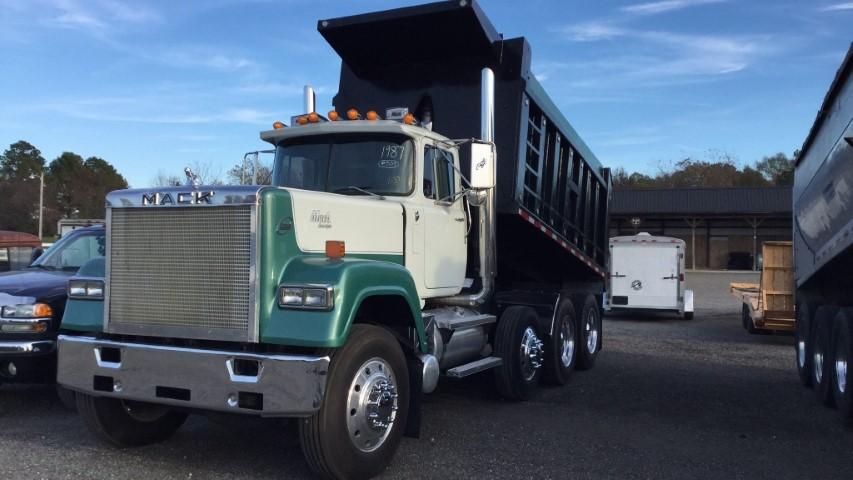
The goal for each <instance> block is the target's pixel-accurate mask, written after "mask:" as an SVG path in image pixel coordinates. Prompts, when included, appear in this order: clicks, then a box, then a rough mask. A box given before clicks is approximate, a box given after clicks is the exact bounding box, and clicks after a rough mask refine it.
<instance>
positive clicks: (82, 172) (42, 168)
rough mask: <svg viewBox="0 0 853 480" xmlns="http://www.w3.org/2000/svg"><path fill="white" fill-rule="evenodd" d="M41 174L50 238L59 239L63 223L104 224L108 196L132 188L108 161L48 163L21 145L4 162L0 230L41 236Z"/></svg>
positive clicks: (73, 157)
mask: <svg viewBox="0 0 853 480" xmlns="http://www.w3.org/2000/svg"><path fill="white" fill-rule="evenodd" d="M42 174H43V175H44V211H43V228H44V235H45V236H52V235H55V234H56V223H57V222H58V221H59V220H60V219H63V218H92V219H101V218H104V214H105V206H104V205H105V202H104V197H105V196H106V194H107V193H108V192H110V191H112V190H118V189H122V188H127V180H125V178H124V177H123V176H122V175H121V174H120V173H118V171H116V169H115V167H113V166H112V165H110V163H109V162H107V161H106V160H104V159H103V158H99V157H89V158H86V159H84V158H83V157H81V156H80V155H77V154H76V153H72V152H63V153H62V154H61V155H59V156H58V157H56V158H55V159H53V160H52V161H51V162H50V163H47V161H45V159H44V157H43V156H42V154H41V151H39V149H38V148H36V147H34V146H33V145H32V144H30V143H29V142H26V141H24V140H21V141H18V142H15V143H13V144H11V145H9V148H7V149H6V150H5V151H4V152H3V154H2V156H0V199H2V204H0V205H2V206H0V230H13V231H18V232H27V233H33V234H36V233H38V225H39V193H40V192H39V190H40V187H41V176H42Z"/></svg>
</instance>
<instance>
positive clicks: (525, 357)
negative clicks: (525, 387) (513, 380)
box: [520, 327, 544, 382]
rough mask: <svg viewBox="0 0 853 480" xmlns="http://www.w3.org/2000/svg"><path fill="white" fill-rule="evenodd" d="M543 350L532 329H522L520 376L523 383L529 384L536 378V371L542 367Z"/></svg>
mask: <svg viewBox="0 0 853 480" xmlns="http://www.w3.org/2000/svg"><path fill="white" fill-rule="evenodd" d="M543 353H544V349H543V348H542V340H540V339H539V337H538V336H536V332H535V331H534V330H533V327H527V328H526V329H524V335H522V336H521V356H520V357H521V374H522V376H523V377H524V381H526V382H529V381H530V380H533V377H534V376H536V371H537V370H539V367H541V366H542V357H543Z"/></svg>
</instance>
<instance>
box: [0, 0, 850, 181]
mask: <svg viewBox="0 0 853 480" xmlns="http://www.w3.org/2000/svg"><path fill="white" fill-rule="evenodd" d="M415 3H420V2H410V1H388V0H359V1H331V0H309V1H306V0H268V1H265V0H242V1H241V0H205V1H197V2H194V1H184V0H181V1H174V0H173V1H154V0H150V1H149V0H138V1H133V2H121V1H119V0H87V1H77V0H0V148H3V149H5V148H6V146H7V145H9V144H11V143H13V142H15V141H18V140H27V141H29V142H30V143H32V144H34V145H35V146H36V147H37V148H39V149H40V150H41V151H42V154H43V155H44V157H45V158H46V159H47V160H48V161H50V160H52V159H54V158H56V157H57V156H58V155H60V154H61V153H62V152H63V151H72V152H75V153H77V154H80V155H82V156H84V157H89V156H98V157H101V158H104V159H106V160H107V161H109V162H110V163H112V164H113V165H115V166H116V168H117V169H118V170H119V172H120V173H122V174H123V175H124V176H125V177H126V178H127V179H128V182H129V183H130V184H131V186H134V187H144V186H146V185H150V184H152V182H153V180H154V178H155V176H156V175H157V174H158V173H164V174H171V175H181V172H182V171H183V168H184V166H186V165H188V164H191V163H200V164H203V165H208V166H210V169H211V171H212V173H214V174H217V173H218V174H219V175H220V176H223V177H224V175H225V173H226V172H227V170H228V169H229V168H231V167H232V166H234V165H236V164H237V163H239V162H240V161H241V160H242V158H243V154H244V153H245V152H248V151H252V150H258V149H263V148H266V147H267V145H266V144H264V143H263V142H261V141H260V140H259V137H258V134H259V132H260V131H262V130H268V129H269V128H270V126H271V125H272V122H274V121H275V120H283V121H285V122H287V121H289V119H290V116H291V115H296V114H299V113H303V112H301V111H300V110H301V103H302V100H301V96H302V87H303V85H306V84H310V85H312V86H313V87H314V88H315V89H316V90H317V110H318V111H320V112H325V111H326V110H328V109H329V107H330V106H331V100H332V96H333V95H334V94H335V92H336V91H337V84H338V72H339V68H340V60H339V58H338V57H337V55H336V54H335V52H334V51H333V50H332V49H331V48H330V47H329V46H328V45H327V44H326V43H325V41H324V40H323V38H322V37H321V36H320V35H319V34H318V33H317V31H316V22H317V20H318V19H321V18H333V17H338V16H345V15H351V14H356V13H364V12H369V11H375V10H383V9H387V8H394V7H398V6H405V5H411V4H415ZM478 3H479V4H480V6H481V7H482V8H483V9H484V10H485V12H486V14H487V15H488V16H489V18H490V19H491V21H492V23H493V24H494V25H495V27H496V29H497V30H498V31H499V32H502V33H503V34H504V37H505V38H513V37H517V36H525V37H527V39H528V41H529V42H530V44H531V46H532V51H533V60H532V68H533V71H534V73H535V74H536V76H537V77H538V79H539V80H540V81H541V83H542V84H543V86H544V87H545V89H546V90H547V91H548V93H549V94H550V95H551V97H552V99H553V100H554V102H555V103H556V104H557V106H558V107H559V108H560V109H561V110H562V112H563V113H564V114H565V116H566V117H567V118H568V119H569V121H570V122H571V123H572V125H573V126H574V127H575V129H576V130H577V131H578V133H579V134H580V136H581V137H582V138H583V139H584V140H585V141H586V142H587V144H588V145H589V147H590V148H591V149H592V151H593V152H594V153H595V154H596V155H597V156H598V158H599V160H600V161H601V162H602V164H604V165H605V166H607V167H611V168H618V167H624V168H625V169H627V170H629V171H640V172H644V173H649V174H654V173H655V172H657V171H658V170H659V169H660V168H665V167H666V166H669V165H672V164H673V162H675V161H678V160H680V159H683V158H685V157H691V158H697V159H709V160H716V159H720V158H724V157H729V158H732V159H734V160H735V161H736V162H737V163H738V164H739V165H744V164H750V163H754V162H755V161H757V160H760V159H761V158H762V157H763V156H767V155H772V154H774V153H777V152H783V153H786V154H788V155H791V154H792V153H793V151H794V150H795V149H797V148H799V147H800V146H801V145H802V142H803V140H804V139H805V137H806V134H807V133H808V129H809V127H810V126H811V124H812V123H813V121H814V119H815V115H816V113H817V110H818V109H819V107H820V103H821V101H822V100H823V97H824V95H825V93H826V91H827V89H828V88H829V85H830V83H831V81H832V78H833V76H834V75H835V72H836V70H837V69H838V67H839V65H840V64H841V61H842V59H843V57H844V54H845V52H846V51H847V49H848V47H849V46H850V42H851V40H853V1H849V0H651V1H644V0H613V1H608V0H524V1H523V2H521V1H518V0H480V1H479V2H478ZM440 33H441V31H440V29H439V30H437V31H436V34H440Z"/></svg>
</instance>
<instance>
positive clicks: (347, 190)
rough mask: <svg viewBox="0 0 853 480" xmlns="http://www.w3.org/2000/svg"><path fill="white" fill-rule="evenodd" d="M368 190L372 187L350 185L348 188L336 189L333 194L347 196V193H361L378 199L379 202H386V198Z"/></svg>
mask: <svg viewBox="0 0 853 480" xmlns="http://www.w3.org/2000/svg"><path fill="white" fill-rule="evenodd" d="M368 188H370V186H366V187H356V186H354V185H350V186H348V187H342V188H336V189H335V190H333V191H332V193H343V194H346V193H352V192H360V193H363V194H365V195H370V196H373V197H376V198H378V199H379V200H385V197H384V196H382V195H379V194H378V193H374V192H371V191H370V190H367V189H368Z"/></svg>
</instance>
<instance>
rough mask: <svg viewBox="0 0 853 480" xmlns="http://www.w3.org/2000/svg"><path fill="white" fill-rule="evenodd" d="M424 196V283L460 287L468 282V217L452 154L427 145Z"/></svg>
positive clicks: (425, 147) (455, 162)
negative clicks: (459, 194)
mask: <svg viewBox="0 0 853 480" xmlns="http://www.w3.org/2000/svg"><path fill="white" fill-rule="evenodd" d="M423 158H424V182H423V194H424V197H425V199H426V200H427V201H426V202H425V204H424V208H423V216H424V284H425V286H426V288H429V289H436V288H461V287H462V285H463V283H464V280H465V263H466V259H467V258H466V257H467V246H466V238H467V231H468V218H467V217H466V215H465V210H464V208H463V202H462V199H461V198H459V196H458V195H457V194H458V193H459V191H460V190H461V188H462V185H461V181H460V178H459V175H458V174H457V172H456V169H455V168H454V166H455V165H457V159H456V157H455V155H454V154H453V152H451V151H450V150H445V149H443V148H441V147H439V146H437V145H435V144H432V143H427V144H426V145H425V146H424V157H423Z"/></svg>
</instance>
